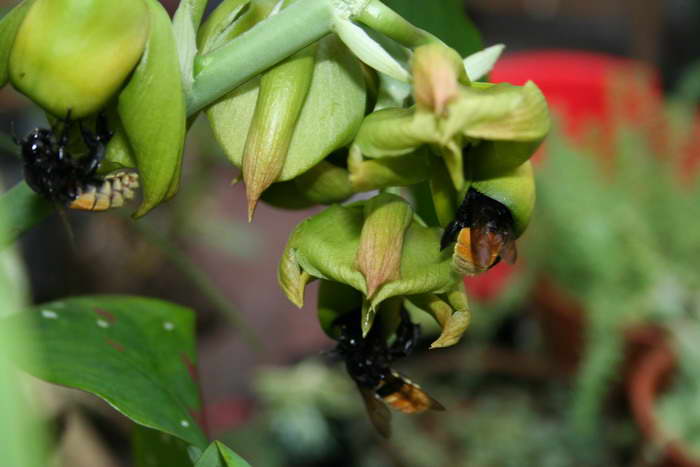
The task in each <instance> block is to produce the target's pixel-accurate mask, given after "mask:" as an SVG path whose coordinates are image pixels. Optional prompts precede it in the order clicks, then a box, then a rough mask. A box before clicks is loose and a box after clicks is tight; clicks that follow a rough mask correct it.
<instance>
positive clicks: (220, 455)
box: [194, 441, 250, 467]
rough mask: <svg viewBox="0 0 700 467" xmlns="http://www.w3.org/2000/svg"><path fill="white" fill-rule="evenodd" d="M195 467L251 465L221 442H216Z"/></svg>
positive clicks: (243, 466)
mask: <svg viewBox="0 0 700 467" xmlns="http://www.w3.org/2000/svg"><path fill="white" fill-rule="evenodd" d="M194 467H250V464H248V462H246V461H245V459H243V458H242V457H241V456H239V455H238V454H236V453H235V452H233V451H231V450H230V449H229V448H228V447H227V446H226V445H225V444H224V443H222V442H221V441H214V442H213V443H211V444H210V445H209V447H208V448H207V450H206V451H204V454H202V457H200V458H199V460H198V461H197V463H196V464H195V465H194Z"/></svg>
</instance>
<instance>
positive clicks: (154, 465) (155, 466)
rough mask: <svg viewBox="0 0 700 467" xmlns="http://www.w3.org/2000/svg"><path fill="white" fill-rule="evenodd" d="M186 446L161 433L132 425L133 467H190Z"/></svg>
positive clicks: (176, 439) (177, 439) (174, 438)
mask: <svg viewBox="0 0 700 467" xmlns="http://www.w3.org/2000/svg"><path fill="white" fill-rule="evenodd" d="M187 447H188V444H187V443H185V442H184V441H182V440H181V439H179V438H176V437H174V436H171V435H169V434H167V433H163V432H162V431H157V430H151V429H150V428H146V427H145V426H142V425H136V424H135V425H134V426H133V427H132V430H131V453H132V456H133V460H134V467H162V466H168V467H192V461H191V460H190V456H189V454H188V452H187Z"/></svg>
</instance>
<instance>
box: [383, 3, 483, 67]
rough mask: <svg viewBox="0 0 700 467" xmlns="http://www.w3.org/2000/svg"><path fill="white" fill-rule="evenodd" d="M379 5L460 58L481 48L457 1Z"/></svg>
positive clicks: (478, 37)
mask: <svg viewBox="0 0 700 467" xmlns="http://www.w3.org/2000/svg"><path fill="white" fill-rule="evenodd" d="M383 3H384V4H386V5H387V6H389V7H391V8H392V9H393V10H395V11H396V12H397V13H399V14H400V15H401V16H403V17H404V18H406V19H407V20H408V21H410V22H411V23H413V24H414V25H416V26H418V27H419V28H422V29H425V30H426V31H429V32H431V33H433V34H434V35H435V36H437V37H439V38H440V39H441V40H442V41H444V42H445V43H446V44H447V45H449V46H450V47H452V48H453V49H456V50H457V51H458V52H459V53H460V55H462V56H463V57H464V56H467V55H470V54H472V53H474V52H478V51H479V50H481V49H482V48H483V44H482V42H481V35H480V34H479V31H478V30H477V29H476V27H474V24H473V23H472V22H471V21H470V20H469V19H468V18H467V16H466V15H465V13H464V2H463V1H461V0H439V1H426V0H383Z"/></svg>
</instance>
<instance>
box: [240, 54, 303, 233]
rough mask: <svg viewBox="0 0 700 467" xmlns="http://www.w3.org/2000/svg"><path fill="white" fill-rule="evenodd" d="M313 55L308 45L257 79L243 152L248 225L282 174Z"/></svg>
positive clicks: (301, 104)
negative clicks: (264, 196) (255, 97)
mask: <svg viewBox="0 0 700 467" xmlns="http://www.w3.org/2000/svg"><path fill="white" fill-rule="evenodd" d="M315 52H316V47H315V46H309V47H307V48H305V49H303V50H302V51H300V52H298V53H296V54H294V55H292V56H291V57H289V58H288V59H286V60H284V61H283V62H282V63H280V64H278V65H276V66H274V67H272V68H271V69H270V70H268V71H266V72H265V74H263V76H262V77H261V78H260V88H259V92H258V99H257V103H256V106H255V113H254V114H253V120H252V123H251V126H250V131H249V132H248V138H247V140H246V144H245V147H244V149H243V180H244V181H245V184H246V194H247V196H248V221H249V222H250V221H251V220H252V218H253V212H254V211H255V205H256V204H257V202H258V199H259V198H260V195H261V194H262V192H263V191H264V190H265V189H266V188H267V187H269V186H270V185H271V184H272V183H273V182H274V181H276V180H277V178H278V177H279V175H280V173H281V172H282V167H283V166H284V162H285V160H286V158H287V152H288V150H289V144H290V143H291V140H292V136H293V135H294V128H295V127H296V123H297V120H298V118H299V114H300V113H301V109H302V106H303V104H304V100H305V99H306V95H307V93H308V91H309V87H310V85H311V76H312V74H313V69H314V55H315Z"/></svg>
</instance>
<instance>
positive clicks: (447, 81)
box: [411, 43, 469, 116]
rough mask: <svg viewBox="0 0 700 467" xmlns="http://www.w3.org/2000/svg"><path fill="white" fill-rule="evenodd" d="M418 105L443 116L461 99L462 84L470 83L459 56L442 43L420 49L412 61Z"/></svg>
mask: <svg viewBox="0 0 700 467" xmlns="http://www.w3.org/2000/svg"><path fill="white" fill-rule="evenodd" d="M411 68H412V70H413V87H414V91H413V93H414V96H415V100H416V106H417V107H418V108H420V109H425V110H427V111H429V112H432V113H434V114H435V115H438V116H442V115H443V114H444V113H445V111H446V108H447V105H448V104H449V103H450V102H452V101H453V100H455V99H457V98H458V97H459V83H460V82H461V83H462V84H469V78H467V74H466V72H465V69H464V65H463V63H462V58H461V57H460V56H459V54H458V53H457V52H456V51H455V50H454V49H451V48H449V47H447V46H445V45H443V44H439V43H434V44H428V45H423V46H421V47H418V48H417V49H416V50H415V51H414V53H413V57H412V59H411Z"/></svg>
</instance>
